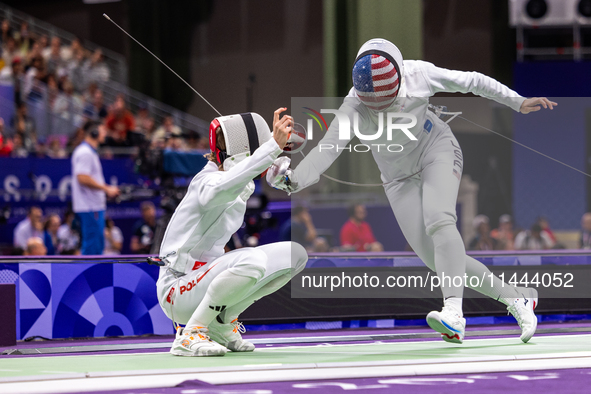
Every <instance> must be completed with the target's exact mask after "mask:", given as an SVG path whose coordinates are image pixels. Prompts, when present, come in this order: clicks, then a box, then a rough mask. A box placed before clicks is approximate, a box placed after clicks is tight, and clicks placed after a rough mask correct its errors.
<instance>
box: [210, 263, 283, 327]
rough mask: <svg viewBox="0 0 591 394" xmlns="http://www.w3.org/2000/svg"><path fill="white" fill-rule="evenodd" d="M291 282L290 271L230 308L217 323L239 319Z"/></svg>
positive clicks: (220, 315)
mask: <svg viewBox="0 0 591 394" xmlns="http://www.w3.org/2000/svg"><path fill="white" fill-rule="evenodd" d="M290 280H291V270H288V272H287V273H285V274H283V275H279V276H278V277H277V278H275V279H273V280H271V281H270V282H269V283H267V284H265V285H263V286H262V287H261V288H260V289H258V290H256V291H255V292H254V293H252V294H251V295H248V296H247V297H246V298H245V299H244V300H242V301H240V302H239V303H237V304H235V305H232V306H228V307H227V308H226V310H225V311H224V312H222V313H220V314H219V316H218V317H217V321H218V322H219V323H222V324H228V323H230V322H231V321H233V320H234V319H237V318H238V316H239V315H240V314H241V313H242V312H244V311H245V310H246V309H247V308H248V307H249V306H251V305H252V304H254V302H255V301H258V300H259V299H261V298H263V297H264V296H267V295H269V294H272V293H275V292H276V291H277V290H279V289H280V288H282V287H283V286H285V285H286V284H287V282H289V281H290Z"/></svg>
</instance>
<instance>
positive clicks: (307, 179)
mask: <svg viewBox="0 0 591 394" xmlns="http://www.w3.org/2000/svg"><path fill="white" fill-rule="evenodd" d="M352 76H353V87H352V88H351V90H350V91H349V94H348V95H347V97H346V98H345V99H344V101H343V104H342V105H341V107H340V108H339V110H340V111H341V113H342V112H345V113H346V115H347V117H348V119H350V121H351V122H350V124H351V125H353V126H354V127H355V129H354V130H339V124H340V121H339V119H337V117H335V120H334V121H333V122H332V123H331V125H330V127H329V129H328V132H327V133H326V135H325V137H324V138H323V139H322V140H321V141H320V142H319V143H318V145H317V146H316V148H314V150H312V152H311V153H310V154H308V155H307V157H306V158H305V159H303V161H302V162H301V163H300V164H299V165H298V166H297V168H295V169H293V170H291V169H289V170H288V172H286V175H287V176H285V177H283V178H280V177H279V178H278V181H277V183H276V184H275V185H274V186H275V187H277V188H279V189H283V190H286V191H288V192H297V191H299V190H301V189H303V188H305V187H308V186H310V185H312V184H314V183H316V182H318V179H319V176H320V174H322V173H323V172H324V171H326V170H327V169H328V168H329V167H330V165H331V164H332V163H333V162H334V161H335V160H336V159H337V157H338V156H339V155H340V153H341V152H342V151H343V150H345V148H346V147H347V144H348V143H349V142H350V140H351V139H352V137H353V136H354V135H355V134H358V133H359V132H360V133H361V134H362V135H363V136H368V138H367V140H369V142H368V143H367V145H368V146H371V151H372V154H373V157H374V160H375V162H376V164H377V165H378V167H379V169H380V172H381V177H382V181H383V182H384V189H385V192H386V195H387V197H388V200H389V202H390V205H391V207H392V210H393V211H394V214H395V216H396V219H397V221H398V224H399V225H400V228H401V229H402V232H403V234H404V236H405V237H406V240H407V241H408V243H409V244H410V246H411V247H412V249H413V250H414V251H415V252H416V253H417V255H418V256H419V257H420V258H421V260H422V261H423V262H424V263H425V264H426V265H427V266H428V267H429V268H430V269H431V270H433V271H436V272H437V275H438V276H439V278H440V283H441V291H442V293H443V297H444V301H443V309H442V310H441V311H432V312H430V313H429V314H428V315H427V323H428V324H429V326H431V328H433V329H434V330H435V331H437V332H439V333H441V337H442V339H444V340H445V341H448V342H454V343H462V342H463V339H464V332H465V327H466V320H465V319H464V317H463V312H462V297H463V292H464V285H466V286H470V287H471V288H473V289H474V290H476V291H478V292H480V293H482V294H484V295H486V296H488V297H491V298H493V299H495V300H498V301H500V302H502V303H503V304H505V305H506V306H507V309H508V311H509V312H510V313H511V314H512V315H513V316H514V317H515V318H516V320H517V322H518V323H519V326H520V327H521V332H522V333H521V340H522V341H523V342H527V341H529V339H530V338H531V337H532V336H533V335H534V333H535V330H536V327H537V320H536V316H535V314H534V308H535V307H536V303H537V301H538V296H537V291H536V290H535V289H533V288H520V287H514V286H511V285H509V284H507V283H503V282H502V281H501V280H500V279H499V278H497V277H496V276H493V275H492V274H491V273H490V271H489V270H488V268H486V266H485V265H483V264H482V263H480V262H479V261H477V260H475V259H473V258H472V257H470V256H467V255H466V251H465V249H464V242H463V241H462V237H461V236H460V233H459V231H458V229H457V227H456V219H457V217H456V200H457V196H458V188H459V185H460V179H461V174H462V170H463V157H462V151H461V149H460V145H459V144H458V141H457V140H456V138H455V137H454V135H453V133H452V132H451V130H450V128H449V126H448V125H447V124H446V123H445V122H443V121H442V120H441V119H440V118H439V116H437V114H436V113H433V112H432V111H429V110H428V109H429V108H430V107H429V97H431V96H433V95H434V94H436V93H438V92H461V93H473V94H475V95H479V96H482V97H486V98H489V99H492V100H495V101H497V102H499V103H501V104H504V105H506V106H508V107H509V108H512V109H513V110H515V111H520V112H521V113H524V114H527V113H529V112H534V111H538V110H540V109H541V108H542V107H544V108H550V109H552V108H553V106H554V105H556V103H553V102H551V101H549V100H548V99H546V98H530V99H526V98H524V97H521V96H520V95H519V94H517V93H516V92H514V91H513V90H511V89H509V88H508V87H506V86H504V85H502V84H501V83H499V82H497V81H495V80H494V79H492V78H490V77H487V76H485V75H482V74H480V73H477V72H461V71H452V70H447V69H443V68H439V67H436V66H434V65H433V64H431V63H428V62H424V61H413V60H404V61H403V58H402V54H401V53H400V51H399V50H398V48H397V47H396V46H395V45H394V44H392V43H391V42H389V41H387V40H384V39H372V40H370V41H368V42H366V43H365V44H363V46H362V47H361V49H360V50H359V52H358V54H357V58H356V60H355V64H354V66H353V72H352ZM391 115H394V117H392V116H391ZM400 115H403V116H400ZM396 116H398V118H396ZM405 116H406V117H405ZM413 118H414V120H415V121H414V123H413V122H412V121H411V122H409V119H413ZM392 119H395V120H396V122H394V123H395V124H398V125H399V126H400V124H406V125H407V126H405V127H398V129H397V130H396V131H395V132H393V133H391V132H389V133H388V134H389V135H387V133H386V132H384V133H382V135H381V136H380V137H379V138H377V139H376V138H369V137H373V136H374V135H375V134H376V130H379V129H385V127H384V124H386V122H390V121H391V120H392ZM352 131H355V134H354V133H353V132H352ZM403 131H406V132H403ZM347 132H348V133H347ZM532 132H535V130H532ZM343 135H345V136H347V135H348V136H349V137H348V139H347V138H343V137H342V136H343ZM359 139H360V140H361V142H364V141H363V139H362V136H360V137H359ZM392 145H394V146H395V147H396V149H394V150H390V149H389V148H386V147H388V146H392ZM322 147H324V149H322ZM326 147H328V148H326ZM330 147H333V149H331V148H330ZM334 147H336V149H334ZM399 147H402V148H403V149H399ZM465 274H466V275H467V277H468V278H472V279H474V277H477V278H487V279H486V280H484V281H482V280H480V281H478V282H476V281H474V280H470V281H465V279H464V278H465ZM453 278H462V280H461V281H460V282H458V281H455V280H454V281H453V282H452V281H451V280H450V279H453ZM477 283H478V284H477ZM476 284H477V285H476Z"/></svg>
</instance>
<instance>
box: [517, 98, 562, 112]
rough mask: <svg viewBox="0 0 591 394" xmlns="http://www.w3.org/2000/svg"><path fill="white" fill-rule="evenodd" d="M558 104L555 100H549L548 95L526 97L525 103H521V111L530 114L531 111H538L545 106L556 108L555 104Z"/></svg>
mask: <svg viewBox="0 0 591 394" xmlns="http://www.w3.org/2000/svg"><path fill="white" fill-rule="evenodd" d="M555 105H558V103H555V102H554V101H550V100H548V99H547V98H546V97H532V98H528V99H526V100H525V101H524V102H523V104H521V108H520V109H519V112H521V113H522V114H529V113H530V112H536V111H539V110H541V109H542V107H544V108H546V109H547V108H550V109H554V106H555Z"/></svg>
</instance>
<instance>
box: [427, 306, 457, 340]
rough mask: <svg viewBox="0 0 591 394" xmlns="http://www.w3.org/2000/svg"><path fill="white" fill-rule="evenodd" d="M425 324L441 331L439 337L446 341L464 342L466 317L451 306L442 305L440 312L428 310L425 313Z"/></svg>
mask: <svg viewBox="0 0 591 394" xmlns="http://www.w3.org/2000/svg"><path fill="white" fill-rule="evenodd" d="M427 324H429V327H431V328H432V329H434V330H435V331H437V332H439V333H441V339H443V340H444V341H446V342H451V343H463V342H464V333H465V331H466V319H464V318H463V317H462V316H461V315H460V314H459V313H458V312H456V311H455V310H454V309H453V308H449V307H445V306H444V307H443V309H442V310H441V312H438V311H431V312H429V314H428V315H427Z"/></svg>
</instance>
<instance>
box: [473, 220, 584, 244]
mask: <svg viewBox="0 0 591 394" xmlns="http://www.w3.org/2000/svg"><path fill="white" fill-rule="evenodd" d="M473 225H474V230H476V236H475V237H474V238H473V239H472V240H471V241H470V242H469V244H468V250H547V249H565V245H564V244H563V243H561V242H560V241H559V240H558V239H557V237H556V235H555V234H554V231H552V229H551V227H550V223H549V221H548V219H547V218H546V217H544V216H539V217H538V218H537V219H536V221H535V222H534V223H533V224H532V225H531V226H530V227H529V228H527V229H521V228H516V227H514V225H513V219H512V217H511V216H510V215H507V214H505V215H501V217H499V226H498V227H497V228H495V229H492V230H491V228H490V220H489V218H488V216H486V215H478V216H476V217H475V218H474V221H473ZM578 247H579V248H580V249H591V212H587V213H585V214H584V215H583V216H582V218H581V235H580V237H579V242H578Z"/></svg>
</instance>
